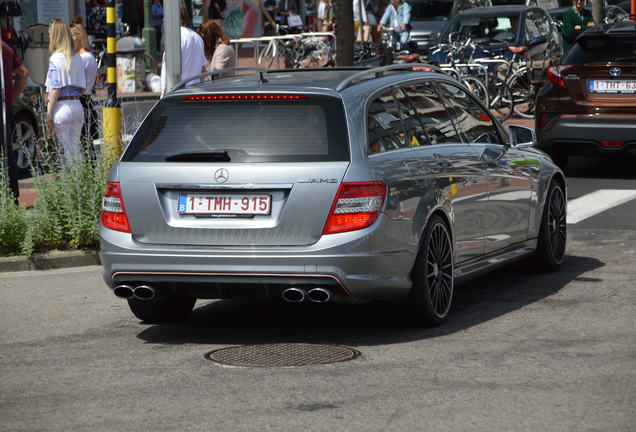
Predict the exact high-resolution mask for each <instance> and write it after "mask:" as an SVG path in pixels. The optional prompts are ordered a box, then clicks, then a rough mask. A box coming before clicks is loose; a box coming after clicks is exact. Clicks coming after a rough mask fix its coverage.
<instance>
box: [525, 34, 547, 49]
mask: <svg viewBox="0 0 636 432" xmlns="http://www.w3.org/2000/svg"><path fill="white" fill-rule="evenodd" d="M547 41H548V40H547V39H546V38H545V36H539V37H537V38H534V39H532V40H531V41H530V42H528V46H530V47H533V46H537V45H541V44H544V43H546V42H547Z"/></svg>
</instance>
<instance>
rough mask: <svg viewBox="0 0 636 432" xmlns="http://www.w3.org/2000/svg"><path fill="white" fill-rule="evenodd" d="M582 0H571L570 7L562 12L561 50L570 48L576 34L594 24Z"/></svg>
mask: <svg viewBox="0 0 636 432" xmlns="http://www.w3.org/2000/svg"><path fill="white" fill-rule="evenodd" d="M584 3H585V1H584V0H572V7H571V8H570V9H568V10H567V11H566V12H565V14H563V32H562V34H563V51H564V52H565V51H567V50H569V49H570V47H571V46H572V44H573V43H574V40H575V39H576V37H577V36H578V35H580V34H581V33H583V31H585V29H587V28H588V27H590V26H593V25H595V24H594V18H592V13H591V12H590V11H589V10H587V9H585V8H584V7H583V5H584Z"/></svg>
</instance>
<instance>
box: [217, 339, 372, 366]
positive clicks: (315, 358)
mask: <svg viewBox="0 0 636 432" xmlns="http://www.w3.org/2000/svg"><path fill="white" fill-rule="evenodd" d="M359 355H360V353H359V352H358V351H356V350H354V349H353V348H347V347H342V346H337V345H314V344H299V343H278V344H265V345H242V346H237V347H229V348H221V349H218V350H214V351H210V352H209V353H207V354H206V355H205V358H207V359H208V360H212V361H214V362H217V363H221V364H224V365H232V366H302V365H311V364H325V363H335V362H341V361H346V360H353V359H354V358H356V357H358V356H359Z"/></svg>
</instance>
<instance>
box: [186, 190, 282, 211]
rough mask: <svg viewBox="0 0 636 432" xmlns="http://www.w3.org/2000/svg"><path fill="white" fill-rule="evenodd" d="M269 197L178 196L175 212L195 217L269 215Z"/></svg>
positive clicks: (270, 204) (270, 198) (270, 207)
mask: <svg viewBox="0 0 636 432" xmlns="http://www.w3.org/2000/svg"><path fill="white" fill-rule="evenodd" d="M271 210H272V197H271V195H212V194H179V203H178V206H177V212H178V213H179V214H195V215H237V216H238V215H240V216H244V215H247V216H256V215H269V214H270V213H271Z"/></svg>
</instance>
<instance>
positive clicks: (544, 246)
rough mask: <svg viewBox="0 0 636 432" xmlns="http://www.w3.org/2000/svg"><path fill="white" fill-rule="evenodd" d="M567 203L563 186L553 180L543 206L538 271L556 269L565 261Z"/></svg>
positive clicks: (536, 261)
mask: <svg viewBox="0 0 636 432" xmlns="http://www.w3.org/2000/svg"><path fill="white" fill-rule="evenodd" d="M566 205H567V203H566V201H565V193H564V192H563V187H562V186H561V184H560V183H558V182H556V181H554V180H552V182H551V183H550V189H549V190H548V194H547V196H546V200H545V205H544V206H543V215H542V216H541V226H540V228H539V237H538V240H537V250H536V253H535V256H534V264H535V267H536V270H538V271H541V272H553V271H556V270H557V269H558V268H559V267H560V266H561V263H562V262H563V257H564V256H565V246H566V237H567V223H566V222H567V221H566V216H567V214H566Z"/></svg>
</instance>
